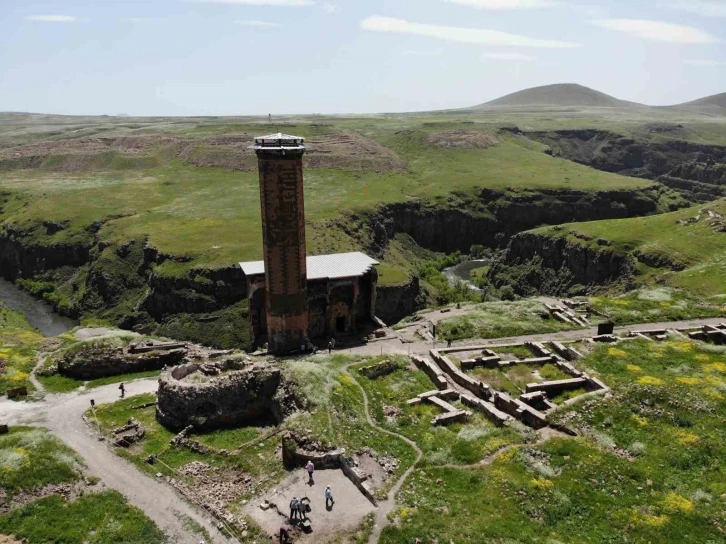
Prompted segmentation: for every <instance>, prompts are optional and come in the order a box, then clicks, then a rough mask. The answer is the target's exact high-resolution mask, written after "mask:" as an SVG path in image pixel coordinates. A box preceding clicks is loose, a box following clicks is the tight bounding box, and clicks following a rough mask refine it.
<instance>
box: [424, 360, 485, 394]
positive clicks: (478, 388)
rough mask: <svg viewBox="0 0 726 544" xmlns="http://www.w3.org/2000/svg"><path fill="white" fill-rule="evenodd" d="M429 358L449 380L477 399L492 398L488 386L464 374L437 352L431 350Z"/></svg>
mask: <svg viewBox="0 0 726 544" xmlns="http://www.w3.org/2000/svg"><path fill="white" fill-rule="evenodd" d="M429 353H431V357H433V358H434V361H436V363H437V364H438V365H439V367H441V369H442V370H443V371H444V372H445V373H446V374H448V375H449V376H450V377H451V379H452V380H453V381H454V382H455V383H456V384H458V385H460V386H461V387H463V388H464V389H467V390H468V391H470V392H472V393H474V395H476V396H477V397H479V398H482V399H488V398H490V397H491V396H492V392H491V389H490V388H489V386H488V385H487V384H485V383H483V382H480V381H479V380H475V379H474V378H472V377H471V376H467V375H466V374H464V373H463V372H462V371H461V369H459V368H458V367H457V366H456V365H455V364H454V363H453V362H452V361H451V360H450V359H449V358H448V357H446V356H445V355H442V354H441V353H440V352H439V351H438V350H435V349H432V350H431V351H430V352H429Z"/></svg>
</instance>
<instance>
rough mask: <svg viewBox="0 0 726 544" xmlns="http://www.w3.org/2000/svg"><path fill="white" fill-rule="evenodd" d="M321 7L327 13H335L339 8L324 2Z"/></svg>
mask: <svg viewBox="0 0 726 544" xmlns="http://www.w3.org/2000/svg"><path fill="white" fill-rule="evenodd" d="M321 7H322V8H323V11H327V12H328V13H337V12H339V11H340V7H339V6H338V5H337V4H333V3H332V2H324V3H323V4H322V5H321Z"/></svg>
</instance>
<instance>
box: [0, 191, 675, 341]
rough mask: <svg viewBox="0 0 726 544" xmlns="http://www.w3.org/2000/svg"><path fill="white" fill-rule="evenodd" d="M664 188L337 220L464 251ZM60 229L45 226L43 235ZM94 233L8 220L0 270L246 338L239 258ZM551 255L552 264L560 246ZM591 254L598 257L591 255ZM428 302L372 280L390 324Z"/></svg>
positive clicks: (498, 200) (103, 308) (168, 325)
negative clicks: (212, 263) (214, 264)
mask: <svg viewBox="0 0 726 544" xmlns="http://www.w3.org/2000/svg"><path fill="white" fill-rule="evenodd" d="M663 191H664V188H663V187H662V186H656V185H654V186H653V187H651V188H644V189H640V190H634V191H601V192H598V193H588V192H581V191H575V190H571V191H561V190H560V191H546V190H545V191H537V192H535V191H519V192H517V191H512V190H509V191H506V192H496V191H491V190H487V189H483V190H480V191H479V192H478V193H477V194H466V195H464V194H457V195H451V196H450V197H449V198H448V199H446V200H442V201H438V202H405V203H395V204H390V205H386V206H383V207H381V208H380V209H379V210H377V211H375V212H367V213H365V214H361V215H359V216H357V218H356V219H355V220H349V221H347V222H345V223H343V222H341V225H339V227H340V228H342V229H344V230H346V229H347V230H346V232H347V233H348V234H350V235H352V236H354V237H357V239H358V241H359V243H360V244H361V246H362V247H364V248H365V249H366V250H367V251H369V252H370V253H372V254H374V255H379V256H380V255H382V254H384V253H385V251H386V248H387V247H388V244H389V241H390V239H391V238H392V237H393V236H395V235H396V234H398V233H406V234H408V235H410V237H411V238H412V239H413V240H414V241H415V242H416V244H418V245H419V246H421V247H422V248H425V249H429V250H435V251H439V252H446V253H450V252H453V251H457V250H458V251H461V252H463V253H468V252H469V250H470V248H471V246H472V245H475V244H482V245H486V246H489V247H505V246H506V244H507V242H508V241H509V239H510V238H511V237H512V236H513V235H515V234H517V233H518V232H521V231H524V230H528V229H531V228H534V227H537V226H540V225H542V224H557V223H563V222H570V221H584V220H595V219H612V218H620V217H632V216H639V215H647V214H651V213H655V212H656V211H659V210H660V209H661V208H662V203H661V202H660V199H661V197H662V195H663ZM37 228H43V226H41V225H39V226H38V227H37ZM63 228H65V226H64V225H60V224H59V225H56V224H49V225H45V229H46V231H47V232H48V236H53V235H54V234H55V233H57V232H58V230H59V229H61V230H62V229H63ZM99 231H100V225H92V226H90V227H89V228H87V229H84V230H83V231H81V233H78V239H79V241H78V242H64V243H57V244H48V245H45V246H41V245H38V244H37V243H36V242H34V241H33V240H37V239H38V236H31V235H32V234H33V232H34V231H30V232H23V231H20V230H18V229H13V228H12V227H8V226H6V227H5V229H4V230H3V231H1V232H0V249H2V254H1V255H0V274H2V275H3V276H4V277H6V278H8V279H13V280H14V279H17V278H19V277H23V278H34V279H42V280H44V281H47V282H50V283H52V284H54V285H56V286H57V289H58V291H57V293H56V294H55V295H57V296H56V297H55V299H54V300H56V301H59V302H55V304H56V305H57V306H61V305H62V306H63V307H64V308H69V309H70V312H71V313H72V314H74V315H83V316H95V317H100V318H103V319H106V320H109V321H111V322H113V323H116V324H118V325H120V326H122V327H125V328H140V330H145V331H148V332H152V331H157V332H159V333H161V334H167V335H170V336H174V337H177V338H184V339H190V340H193V341H195V342H199V343H204V344H207V345H212V346H215V347H231V346H240V345H246V342H247V341H246V340H244V338H243V336H245V335H246V334H247V331H248V314H247V308H246V295H247V293H246V285H245V282H244V278H243V276H242V273H241V270H240V269H239V268H238V267H237V266H236V265H233V264H230V265H229V266H227V267H223V268H214V269H212V268H204V267H196V268H192V269H189V268H188V267H186V266H182V267H181V268H182V269H183V271H182V272H179V273H173V272H172V273H169V272H168V270H169V269H175V268H176V266H170V267H167V266H164V263H167V261H178V262H180V264H183V262H184V261H188V259H187V258H185V257H179V256H173V255H167V254H164V253H162V252H160V251H159V250H157V249H156V248H154V247H152V246H150V245H148V243H147V242H146V240H143V239H141V240H130V241H128V242H126V243H123V244H117V243H110V242H107V241H104V240H102V239H101V237H100V235H99ZM81 234H83V236H81ZM369 234H370V236H369ZM36 235H37V233H36ZM67 238H68V239H73V237H72V236H68V237H67ZM517 243H519V242H517ZM513 251H514V252H516V251H517V250H516V249H515V250H513ZM523 251H524V250H523ZM551 253H552V255H553V257H552V260H553V262H554V259H555V258H554V255H555V253H556V251H555V250H552V252H551ZM515 254H516V253H512V255H515ZM523 255H524V253H523ZM588 259H590V261H593V262H595V263H596V260H593V259H594V258H590V257H588ZM590 261H587V262H588V263H589V262H590ZM167 264H172V263H167ZM598 266H599V264H597V263H596V264H589V265H587V264H586V265H585V269H586V270H587V271H586V272H584V273H583V274H584V276H583V278H584V279H583V282H584V283H590V278H591V276H592V275H596V274H597V273H598V272H597V270H596V269H597V268H598ZM590 268H592V270H590ZM165 270H166V272H164V271H165ZM162 272H164V273H162ZM593 277H594V276H593ZM593 281H600V279H599V277H598V278H595V280H593ZM424 304H425V297H424V296H423V293H422V288H421V285H420V282H419V280H418V278H415V277H414V278H412V279H411V280H410V282H408V283H406V284H404V285H399V286H379V287H378V296H377V309H376V314H377V315H378V316H379V317H380V318H381V319H382V320H383V321H384V322H386V323H395V322H397V321H398V320H400V319H401V318H403V317H405V316H406V315H410V314H411V313H412V312H414V311H415V310H417V309H420V308H421V307H423V305H424Z"/></svg>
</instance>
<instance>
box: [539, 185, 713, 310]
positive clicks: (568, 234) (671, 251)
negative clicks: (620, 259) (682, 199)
mask: <svg viewBox="0 0 726 544" xmlns="http://www.w3.org/2000/svg"><path fill="white" fill-rule="evenodd" d="M533 232H534V233H537V234H540V235H544V236H548V237H556V238H566V239H567V241H568V242H569V243H570V244H572V245H575V246H587V247H590V248H592V249H595V250H598V251H607V252H614V253H615V254H617V255H622V256H628V257H630V258H632V259H633V262H635V263H637V265H636V266H637V268H636V273H637V275H636V280H638V281H639V282H640V283H643V284H649V283H658V284H662V285H668V286H671V287H675V288H681V289H684V290H686V291H687V292H689V293H692V294H694V295H697V296H702V297H712V296H721V297H723V296H724V294H725V293H726V199H721V200H717V201H714V202H711V203H709V204H706V205H703V206H698V207H693V208H687V209H683V210H678V211H676V212H673V213H667V214H662V215H655V216H650V217H638V218H630V219H619V220H611V221H593V222H588V223H569V224H565V225H559V226H557V227H547V228H540V229H536V230H534V231H533Z"/></svg>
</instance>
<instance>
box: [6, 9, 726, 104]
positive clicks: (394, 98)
mask: <svg viewBox="0 0 726 544" xmlns="http://www.w3.org/2000/svg"><path fill="white" fill-rule="evenodd" d="M725 30H726V0H610V1H606V0H600V1H598V0H582V1H579V0H572V1H570V0H386V1H384V0H145V1H142V0H115V1H113V0H95V1H90V0H66V1H59V0H55V1H51V0H48V1H37V0H24V1H20V0H17V1H16V0H0V51H1V52H2V53H1V54H0V111H32V112H44V113H62V114H118V113H127V114H131V115H237V114H240V115H242V114H262V115H265V114H267V113H273V114H275V113H277V114H282V113H346V112H360V113H367V112H384V111H396V112H398V111H418V110H433V109H444V108H457V107H465V106H470V105H474V104H478V103H482V102H485V101H488V100H491V99H494V98H497V97H499V96H501V95H504V94H507V93H509V92H513V91H517V90H520V89H523V88H527V87H533V86H536V85H546V84H550V83H562V82H573V83H580V84H583V85H587V86H589V87H593V88H595V89H598V90H601V91H603V92H606V93H609V94H612V95H614V96H616V97H618V98H622V99H625V100H633V101H637V102H645V103H649V104H654V105H664V104H673V103H678V102H683V101H687V100H692V99H695V98H699V97H702V96H706V95H710V94H716V93H719V92H724V91H726V45H725V43H726V32H725Z"/></svg>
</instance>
